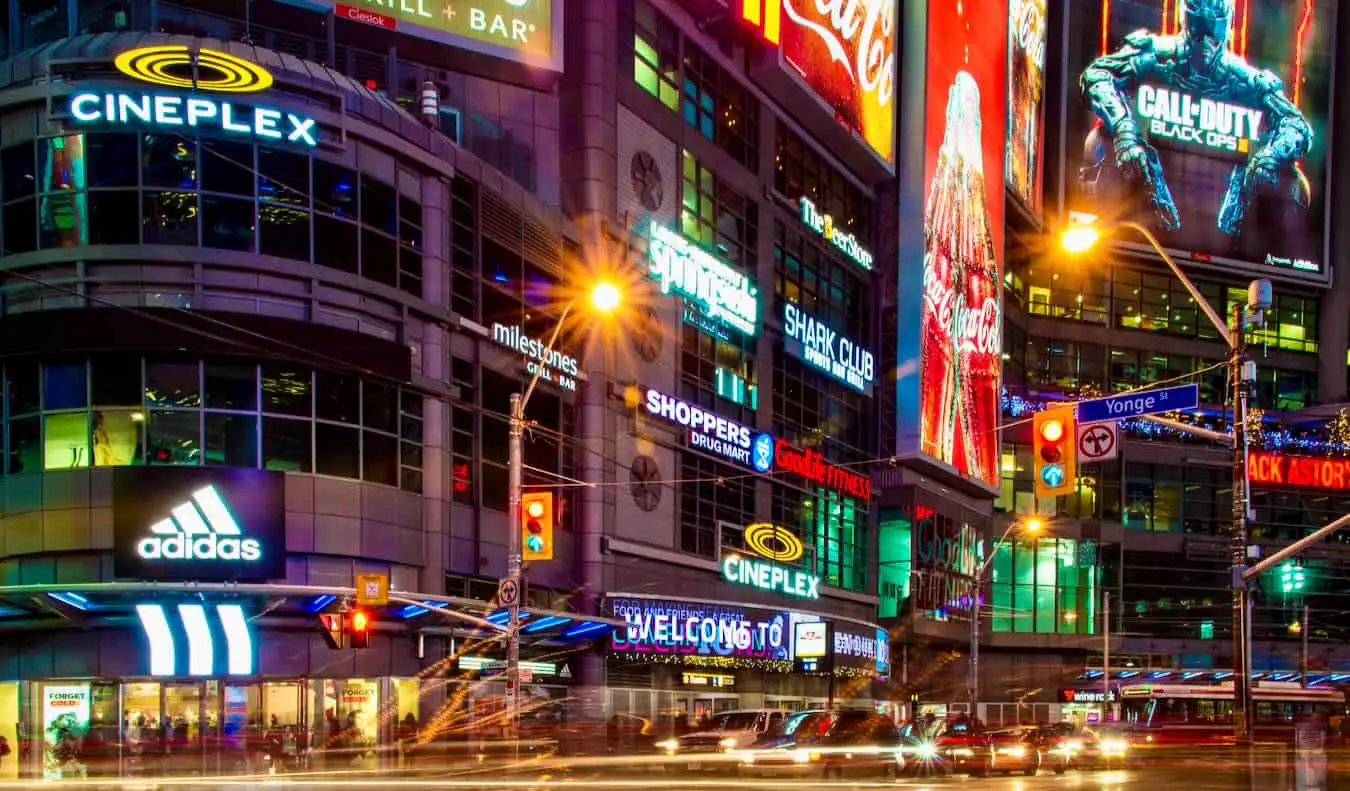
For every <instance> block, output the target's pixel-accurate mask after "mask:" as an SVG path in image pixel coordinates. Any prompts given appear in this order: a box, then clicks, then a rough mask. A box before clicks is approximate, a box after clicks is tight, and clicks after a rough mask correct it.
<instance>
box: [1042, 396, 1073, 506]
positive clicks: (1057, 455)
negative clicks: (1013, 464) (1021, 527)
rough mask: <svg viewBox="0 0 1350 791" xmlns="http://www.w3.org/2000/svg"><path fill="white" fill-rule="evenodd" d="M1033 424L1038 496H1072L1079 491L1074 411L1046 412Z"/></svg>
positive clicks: (1069, 409)
mask: <svg viewBox="0 0 1350 791" xmlns="http://www.w3.org/2000/svg"><path fill="white" fill-rule="evenodd" d="M1032 422H1033V434H1034V437H1033V445H1034V450H1035V455H1034V457H1033V459H1032V461H1033V462H1034V463H1035V470H1036V496H1037V497H1054V496H1055V495H1059V494H1071V493H1072V492H1073V491H1074V490H1075V489H1076V488H1078V457H1077V455H1076V454H1077V448H1076V447H1075V446H1074V443H1075V442H1076V440H1075V439H1074V437H1075V434H1076V433H1077V432H1076V430H1075V426H1074V408H1073V407H1072V406H1065V407H1055V408H1053V409H1047V410H1045V411H1044V412H1038V413H1036V417H1035V419H1034V420H1033V421H1032Z"/></svg>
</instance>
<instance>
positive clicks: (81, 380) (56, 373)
mask: <svg viewBox="0 0 1350 791" xmlns="http://www.w3.org/2000/svg"><path fill="white" fill-rule="evenodd" d="M87 372H88V369H87V368H86V367H85V363H84V361H83V360H81V361H79V362H69V363H47V364H45V365H43V366H42V407H43V409H78V408H81V407H85V406H88V405H89V389H88V388H89V381H88V375H87Z"/></svg>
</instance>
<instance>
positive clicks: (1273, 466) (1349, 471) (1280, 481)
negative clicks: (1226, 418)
mask: <svg viewBox="0 0 1350 791" xmlns="http://www.w3.org/2000/svg"><path fill="white" fill-rule="evenodd" d="M1247 474H1248V476H1250V478H1251V481H1252V483H1256V484H1262V485H1265V486H1284V487H1288V488H1291V489H1326V490H1331V491H1347V490H1350V459H1323V458H1315V457H1312V456H1286V455H1284V454H1282V453H1259V452H1258V453H1249V454H1247Z"/></svg>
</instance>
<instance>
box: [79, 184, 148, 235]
mask: <svg viewBox="0 0 1350 791" xmlns="http://www.w3.org/2000/svg"><path fill="white" fill-rule="evenodd" d="M88 212H89V223H88V226H89V228H88V230H89V244H136V243H138V242H139V241H140V240H141V204H140V201H138V200H136V193H135V192H131V191H129V190H119V191H115V192H90V193H89V196H88Z"/></svg>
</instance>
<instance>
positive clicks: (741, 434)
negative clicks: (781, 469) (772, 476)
mask: <svg viewBox="0 0 1350 791" xmlns="http://www.w3.org/2000/svg"><path fill="white" fill-rule="evenodd" d="M643 405H644V408H645V409H646V410H647V414H649V415H652V416H653V417H659V418H661V419H662V420H665V421H667V422H669V423H674V424H676V425H678V426H683V427H685V428H687V429H689V447H691V448H696V449H698V450H703V451H707V452H708V453H711V454H713V455H714V456H721V457H723V458H725V459H729V460H731V461H734V462H736V463H737V464H742V465H745V466H747V467H752V468H753V469H754V470H755V471H756V472H768V471H769V469H770V468H772V467H773V453H774V446H773V438H772V437H770V436H769V435H768V434H759V435H756V434H754V433H753V431H752V430H751V429H750V428H749V427H748V426H742V425H741V424H740V423H737V422H736V421H734V420H728V419H727V418H724V417H722V416H720V415H718V414H717V413H715V412H709V411H708V410H706V409H702V408H700V407H696V406H694V405H692V404H689V403H687V402H685V401H681V400H680V399H678V398H676V397H675V396H669V395H666V394H665V393H662V392H660V391H657V390H651V389H649V390H647V393H646V396H645V397H644V398H643Z"/></svg>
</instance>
